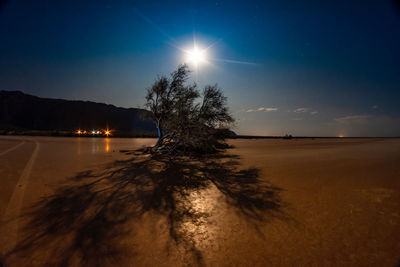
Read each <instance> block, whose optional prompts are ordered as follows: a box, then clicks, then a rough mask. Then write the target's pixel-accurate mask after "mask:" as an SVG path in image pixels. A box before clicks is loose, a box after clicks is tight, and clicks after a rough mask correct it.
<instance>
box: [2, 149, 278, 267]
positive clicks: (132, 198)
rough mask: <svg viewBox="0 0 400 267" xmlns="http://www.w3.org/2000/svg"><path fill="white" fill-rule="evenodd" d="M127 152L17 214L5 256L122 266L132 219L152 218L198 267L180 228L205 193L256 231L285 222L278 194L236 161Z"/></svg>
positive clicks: (190, 238) (192, 239)
mask: <svg viewBox="0 0 400 267" xmlns="http://www.w3.org/2000/svg"><path fill="white" fill-rule="evenodd" d="M131 154H132V155H133V158H132V159H130V160H124V161H116V162H114V163H112V164H110V165H108V166H106V167H105V168H103V170H101V171H87V172H83V173H80V174H78V175H77V176H76V177H74V178H71V179H69V180H68V181H67V182H68V184H67V185H65V186H63V187H61V188H60V189H58V190H56V191H55V193H54V194H53V195H52V196H50V197H47V198H44V199H42V200H41V201H40V202H38V203H37V204H36V205H35V206H34V207H32V208H31V210H30V211H29V213H27V214H26V215H25V216H24V218H25V222H26V227H25V228H24V229H23V230H21V234H22V237H23V238H22V240H21V241H20V243H19V244H18V245H17V246H16V248H15V249H14V250H13V251H11V252H10V254H9V256H13V255H14V256H16V257H18V258H19V259H21V258H22V257H26V258H27V259H29V260H30V261H31V262H34V261H35V258H40V260H38V262H41V263H45V264H46V265H57V266H67V265H102V266H105V265H115V264H118V263H121V264H123V262H124V260H126V258H127V257H135V251H132V246H131V247H129V248H128V247H127V246H126V244H125V243H124V242H123V241H121V240H123V239H124V237H126V236H132V234H133V235H134V236H135V235H136V234H137V233H138V232H140V231H141V230H140V227H132V225H133V224H132V222H134V221H140V220H141V219H142V218H143V216H145V215H146V214H151V216H153V215H155V216H160V217H163V218H164V219H165V225H167V226H166V230H165V231H164V232H165V234H166V236H167V237H168V239H169V240H170V241H169V242H173V244H175V245H176V246H181V247H183V248H184V251H185V253H184V254H186V256H185V257H190V262H192V263H195V264H198V265H202V264H203V257H202V253H201V251H200V249H199V248H198V246H197V243H196V236H195V235H193V234H190V233H189V232H188V231H186V230H185V229H186V228H187V225H188V223H189V224H191V225H192V226H193V227H194V228H196V227H200V226H202V225H203V226H204V224H206V222H205V220H204V218H207V216H210V214H209V211H207V209H197V208H196V207H195V204H194V202H196V201H195V200H196V197H194V196H193V193H196V192H200V191H202V190H207V189H209V188H213V189H214V191H215V192H217V193H218V194H219V195H220V196H221V197H222V199H224V200H225V201H224V204H225V205H226V206H227V207H230V208H233V209H234V210H235V211H237V213H236V214H237V215H238V216H241V217H243V218H245V220H246V222H250V223H251V224H252V225H254V226H255V227H257V225H261V224H264V223H266V222H267V221H268V220H270V219H271V218H283V217H284V215H283V213H282V211H281V208H282V202H281V200H280V197H279V192H280V189H279V188H277V187H274V186H271V185H270V184H269V183H268V182H266V181H265V179H260V177H259V171H258V169H245V170H240V169H238V166H239V162H238V159H239V158H238V157H237V156H232V155H226V154H216V155H211V156H210V155H208V156H207V157H202V158H183V157H175V158H169V157H166V156H153V157H150V156H149V155H145V154H144V153H142V152H140V151H135V152H132V153H131ZM218 208H219V206H218ZM138 226H140V224H139V225H138ZM185 227H186V228H185ZM206 229H208V228H207V225H206ZM133 250H134V249H133ZM39 251H41V252H40V254H38V253H39Z"/></svg>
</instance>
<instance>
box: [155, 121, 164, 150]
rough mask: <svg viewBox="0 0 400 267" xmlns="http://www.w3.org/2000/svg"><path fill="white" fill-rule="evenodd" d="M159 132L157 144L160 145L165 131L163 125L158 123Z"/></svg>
mask: <svg viewBox="0 0 400 267" xmlns="http://www.w3.org/2000/svg"><path fill="white" fill-rule="evenodd" d="M157 132H158V140H157V144H156V146H158V145H159V144H160V143H161V139H162V138H163V132H162V129H161V125H159V124H158V125H157Z"/></svg>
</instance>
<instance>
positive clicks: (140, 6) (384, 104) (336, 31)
mask: <svg viewBox="0 0 400 267" xmlns="http://www.w3.org/2000/svg"><path fill="white" fill-rule="evenodd" d="M0 2H1V3H2V4H1V5H0V90H20V91H23V92H25V93H28V94H33V95H37V96H41V97H51V98H64V99H74V100H91V101H96V102H104V103H108V104H114V105H116V106H122V107H139V106H143V104H144V95H145V89H146V88H148V87H149V86H151V84H152V82H153V81H154V80H155V78H156V77H157V75H163V74H169V73H170V72H172V71H173V70H174V69H175V68H176V67H177V66H178V64H180V63H183V62H185V61H186V56H185V53H184V51H183V50H187V49H191V48H193V46H194V42H195V43H196V44H197V46H198V47H199V48H200V49H206V48H207V47H208V49H207V50H206V60H207V62H204V63H200V64H199V65H198V67H197V68H195V67H194V66H192V68H193V69H194V72H193V80H194V81H197V83H198V84H199V86H204V85H205V84H215V83H218V85H219V86H220V87H221V88H222V89H223V91H224V93H225V94H226V96H228V101H229V106H230V109H231V112H232V114H233V115H234V117H235V118H236V119H237V120H238V122H237V126H236V127H235V129H234V130H235V131H236V132H237V133H239V134H254V135H282V134H286V133H288V134H292V135H297V136H301V135H308V136H341V135H343V136H400V103H399V102H400V9H399V8H398V6H396V5H395V2H394V1H390V0H377V1H320V0H319V1H142V2H141V1H81V2H85V3H84V4H83V3H78V2H80V1H59V0H57V1H56V0H54V1H40V0H38V1H17V0H16V1H13V0H9V1H5V2H4V1H1V0H0ZM300 2H301V3H300Z"/></svg>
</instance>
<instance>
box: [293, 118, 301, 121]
mask: <svg viewBox="0 0 400 267" xmlns="http://www.w3.org/2000/svg"><path fill="white" fill-rule="evenodd" d="M293 120H294V121H302V120H303V118H293Z"/></svg>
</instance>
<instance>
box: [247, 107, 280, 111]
mask: <svg viewBox="0 0 400 267" xmlns="http://www.w3.org/2000/svg"><path fill="white" fill-rule="evenodd" d="M277 110H278V108H264V107H259V108H257V109H249V110H247V112H255V111H267V112H271V111H277Z"/></svg>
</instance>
